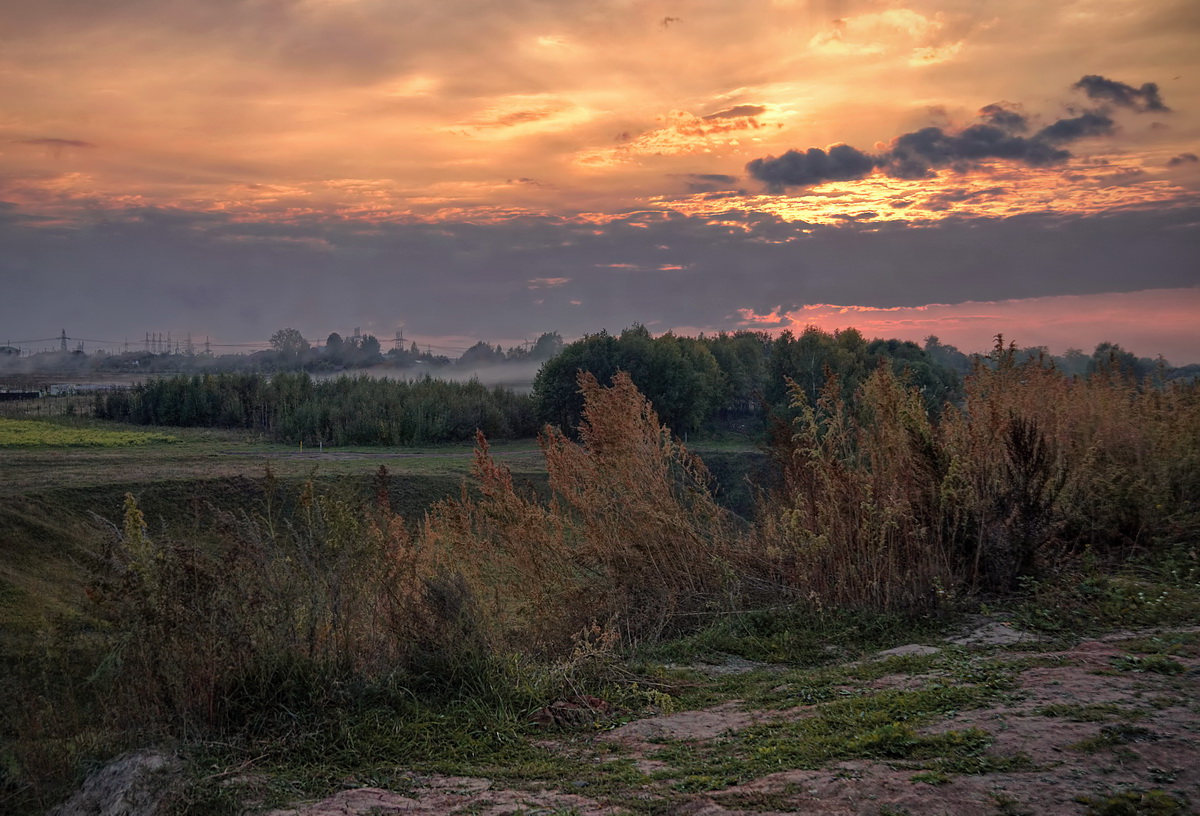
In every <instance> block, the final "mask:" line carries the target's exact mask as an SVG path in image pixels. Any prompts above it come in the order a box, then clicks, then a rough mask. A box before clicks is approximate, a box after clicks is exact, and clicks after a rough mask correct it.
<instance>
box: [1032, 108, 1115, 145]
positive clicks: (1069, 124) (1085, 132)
mask: <svg viewBox="0 0 1200 816" xmlns="http://www.w3.org/2000/svg"><path fill="white" fill-rule="evenodd" d="M1115 131H1116V124H1115V123H1114V122H1113V120H1112V119H1111V118H1110V117H1109V116H1107V115H1106V114H1104V113H1101V112H1100V111H1085V112H1084V113H1082V114H1080V115H1079V116H1074V117H1071V118H1070V119H1059V120H1058V121H1057V122H1055V123H1054V124H1052V125H1047V126H1046V127H1044V128H1042V129H1041V130H1040V131H1038V133H1037V136H1035V137H1034V139H1035V140H1040V141H1045V142H1051V143H1053V144H1063V143H1066V142H1074V141H1077V140H1079V139H1085V138H1087V137H1089V136H1111V135H1112V134H1113V133H1114V132H1115Z"/></svg>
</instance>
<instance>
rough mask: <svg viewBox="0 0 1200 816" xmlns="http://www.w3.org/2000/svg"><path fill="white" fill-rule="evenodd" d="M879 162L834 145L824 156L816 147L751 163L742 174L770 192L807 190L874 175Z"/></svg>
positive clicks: (850, 148)
mask: <svg viewBox="0 0 1200 816" xmlns="http://www.w3.org/2000/svg"><path fill="white" fill-rule="evenodd" d="M878 164H879V159H877V158H876V157H874V156H871V155H868V154H866V153H863V152H862V151H861V150H859V149H857V148H854V147H851V146H850V145H844V144H840V145H834V146H833V147H831V148H829V151H828V152H826V151H824V150H822V149H821V148H819V147H810V148H809V149H808V150H805V151H800V150H789V151H788V152H786V153H784V154H783V155H782V156H779V157H778V158H777V157H775V156H768V157H766V158H765V159H754V160H753V161H751V162H749V163H748V164H747V165H746V172H748V173H749V174H750V175H751V176H753V177H754V178H756V179H758V180H759V181H762V182H766V184H767V186H768V187H770V188H771V189H772V190H777V191H778V190H783V189H784V188H786V187H810V186H812V185H814V184H821V183H822V182H826V181H852V180H854V179H860V178H865V177H866V176H869V175H870V174H871V173H872V172H874V170H875V167H876V166H877V165H878Z"/></svg>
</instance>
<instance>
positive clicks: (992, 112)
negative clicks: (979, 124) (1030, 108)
mask: <svg viewBox="0 0 1200 816" xmlns="http://www.w3.org/2000/svg"><path fill="white" fill-rule="evenodd" d="M979 118H980V119H982V120H983V121H984V123H985V124H988V125H993V126H994V127H998V128H1000V129H1001V130H1006V131H1008V132H1009V133H1024V132H1025V131H1026V130H1028V129H1029V120H1028V119H1026V118H1025V114H1023V113H1021V112H1020V111H1017V110H1014V109H1013V106H1012V105H1010V104H1008V103H1007V102H996V103H993V104H991V105H984V106H983V107H982V108H980V109H979Z"/></svg>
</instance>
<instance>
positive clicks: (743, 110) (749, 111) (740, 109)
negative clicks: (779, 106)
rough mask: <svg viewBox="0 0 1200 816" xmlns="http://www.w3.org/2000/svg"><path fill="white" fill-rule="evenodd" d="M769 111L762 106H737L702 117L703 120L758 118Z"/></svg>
mask: <svg viewBox="0 0 1200 816" xmlns="http://www.w3.org/2000/svg"><path fill="white" fill-rule="evenodd" d="M766 110H767V109H766V108H765V107H763V106H762V105H737V106H735V107H732V108H729V109H728V110H723V111H717V112H716V113H710V114H709V115H708V116H702V117H701V118H702V119H706V120H712V119H740V118H743V117H746V116H758V115H759V114H760V113H764V112H765V111H766Z"/></svg>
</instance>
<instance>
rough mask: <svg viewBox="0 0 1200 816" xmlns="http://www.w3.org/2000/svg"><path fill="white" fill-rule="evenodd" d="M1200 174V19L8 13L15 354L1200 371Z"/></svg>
mask: <svg viewBox="0 0 1200 816" xmlns="http://www.w3.org/2000/svg"><path fill="white" fill-rule="evenodd" d="M1198 157H1200V3H1197V2H1196V0H1179V2H1167V1H1166V0H1161V1H1159V0H1076V1H1075V2H1069V1H1067V0H1064V2H1055V1H1054V0H1051V1H1050V2H1047V0H1003V1H1001V0H913V1H912V2H871V0H842V1H841V2H839V1H838V0H825V1H824V2H822V1H821V0H811V1H809V0H738V2H731V0H721V1H720V2H717V0H670V1H669V2H668V1H666V0H661V1H660V0H585V1H584V2H580V1H579V0H506V2H499V1H498V0H491V1H489V2H485V1H484V0H438V1H437V2H431V1H430V0H420V2H416V1H415V0H186V2H185V1H184V0H104V1H103V2H96V0H38V2H5V3H0V344H5V343H9V342H12V343H18V342H22V341H29V340H36V339H41V338H47V337H52V336H56V335H57V334H58V333H59V331H60V330H63V329H65V331H66V333H67V334H68V335H69V336H71V337H73V338H87V339H89V340H102V341H106V343H105V346H104V347H108V348H111V347H112V346H111V343H112V342H116V341H124V340H125V339H128V340H129V343H130V346H131V347H136V348H140V347H141V346H142V342H143V338H144V335H145V333H146V332H161V333H164V334H165V333H166V332H168V331H169V332H172V336H173V337H175V338H182V337H183V336H184V335H185V334H186V333H190V334H191V335H192V337H193V339H194V340H196V341H197V342H202V341H203V338H205V337H206V336H207V337H210V338H211V339H212V341H213V342H214V343H226V344H239V343H262V342H264V341H265V340H266V338H268V337H269V336H270V335H271V334H272V332H274V331H275V330H276V329H279V328H282V327H285V326H291V327H295V328H297V329H299V330H300V331H301V332H302V333H304V335H305V336H306V337H307V338H308V339H309V340H310V341H314V342H322V341H323V340H324V338H325V336H326V335H327V334H329V333H330V332H331V331H338V332H340V333H342V334H348V333H350V332H352V331H353V330H354V328H355V327H360V328H361V329H362V331H363V332H369V333H373V334H375V335H376V336H378V337H379V338H380V340H381V341H383V344H384V348H385V349H386V348H390V347H391V341H392V338H393V336H394V335H395V333H396V332H397V331H398V330H403V331H404V336H405V338H406V340H418V341H420V342H421V344H422V345H425V344H427V343H428V344H431V346H432V347H433V348H434V350H438V349H439V348H441V349H444V350H446V352H447V353H450V354H451V355H452V356H453V354H454V353H455V350H456V349H459V348H462V347H465V346H467V345H470V344H471V343H473V342H474V341H475V340H486V341H489V342H491V343H493V344H495V343H500V344H503V345H504V346H505V347H508V346H510V345H514V344H517V343H520V342H522V341H524V340H525V339H530V340H532V339H534V338H536V337H537V335H538V334H540V333H541V332H544V331H558V332H560V333H561V334H562V335H563V336H564V337H566V338H567V339H573V338H576V337H579V336H581V335H582V334H584V333H587V332H596V331H599V330H601V329H607V330H609V331H610V332H619V331H620V330H621V329H623V328H625V327H626V326H629V325H631V324H633V323H635V322H639V323H643V324H645V325H646V326H647V327H648V328H649V329H650V330H651V331H653V332H655V333H658V332H663V331H667V330H668V329H671V330H674V331H675V332H677V333H686V334H695V333H697V332H700V331H704V332H715V331H721V330H729V331H732V330H737V329H740V328H753V329H767V330H776V329H780V328H787V327H792V328H797V329H800V328H803V327H804V326H805V325H806V324H810V323H811V324H815V325H818V326H821V327H822V328H827V329H834V328H838V327H844V326H856V327H858V328H859V329H860V330H862V331H863V333H864V334H866V335H867V336H869V337H873V336H885V337H901V338H906V339H914V340H918V341H919V340H921V339H922V338H924V337H925V336H927V335H929V334H936V335H938V336H939V337H940V338H941V339H942V341H943V342H947V343H953V344H955V345H958V346H959V347H960V348H962V349H963V350H964V351H976V350H983V349H986V348H988V347H990V345H991V338H992V336H993V335H995V334H996V333H1003V334H1004V335H1005V337H1006V338H1010V339H1012V340H1015V341H1016V342H1017V344H1018V345H1021V346H1026V345H1048V346H1050V347H1051V349H1052V350H1054V351H1055V352H1062V351H1064V350H1065V349H1066V348H1067V347H1068V346H1075V347H1080V348H1083V349H1085V350H1086V351H1088V352H1090V351H1091V349H1092V347H1094V346H1095V344H1096V343H1098V342H1100V341H1103V340H1110V341H1114V342H1118V343H1121V344H1122V345H1124V346H1125V347H1126V348H1128V349H1130V350H1132V351H1134V352H1135V353H1137V354H1139V355H1143V356H1154V355H1157V354H1162V355H1164V356H1166V357H1167V358H1168V359H1169V360H1170V361H1171V362H1174V363H1176V364H1183V363H1190V362H1200V328H1198V326H1200V158H1198ZM34 345H38V346H49V345H52V344H48V343H40V344H34ZM94 347H99V346H96V345H95V344H91V343H89V344H88V345H87V348H88V349H89V350H90V349H92V348H94ZM232 347H233V346H227V347H225V348H232Z"/></svg>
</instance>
